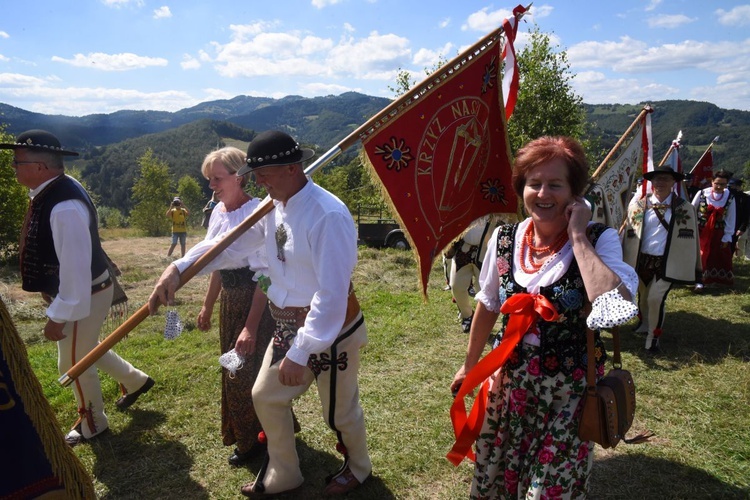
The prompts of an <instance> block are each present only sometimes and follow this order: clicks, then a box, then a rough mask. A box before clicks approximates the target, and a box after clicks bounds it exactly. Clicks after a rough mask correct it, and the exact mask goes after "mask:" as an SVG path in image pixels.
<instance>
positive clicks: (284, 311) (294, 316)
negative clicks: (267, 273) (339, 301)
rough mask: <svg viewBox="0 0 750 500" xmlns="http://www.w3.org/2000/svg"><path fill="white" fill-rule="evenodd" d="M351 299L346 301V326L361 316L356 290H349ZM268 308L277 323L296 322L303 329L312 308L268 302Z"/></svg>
mask: <svg viewBox="0 0 750 500" xmlns="http://www.w3.org/2000/svg"><path fill="white" fill-rule="evenodd" d="M349 290H350V291H349V297H348V298H347V301H346V316H345V317H344V324H343V325H342V327H343V326H345V325H348V324H349V323H351V322H352V321H354V318H356V317H357V314H359V311H360V307H359V301H358V300H357V295H356V294H355V293H354V289H353V288H350V289H349ZM268 308H269V309H270V311H271V317H272V318H273V319H275V320H276V321H284V322H287V323H292V322H294V323H295V324H296V325H297V328H301V327H302V325H304V324H305V318H306V317H307V313H308V312H310V306H306V307H283V308H282V307H277V306H276V305H275V304H274V303H273V302H271V301H269V302H268Z"/></svg>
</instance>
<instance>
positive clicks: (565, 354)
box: [497, 223, 607, 376]
mask: <svg viewBox="0 0 750 500" xmlns="http://www.w3.org/2000/svg"><path fill="white" fill-rule="evenodd" d="M517 228H518V224H512V225H510V224H509V225H504V226H502V227H501V229H500V231H498V239H497V262H498V271H499V275H500V288H499V292H498V293H499V295H500V297H499V299H500V303H501V304H502V303H503V302H505V300H506V299H507V298H508V297H510V296H512V295H515V294H517V293H527V291H526V288H524V287H522V286H521V285H519V284H518V283H517V282H516V280H515V279H514V278H513V266H512V263H513V248H514V246H515V235H516V229H517ZM605 229H607V226H605V225H604V224H600V223H596V224H593V225H591V226H590V227H589V230H588V234H589V240H590V241H591V243H592V244H593V245H596V242H597V241H598V239H599V236H601V234H602V232H604V230H605ZM539 293H540V294H541V295H543V296H544V297H546V298H547V299H548V300H549V301H550V302H551V303H552V304H553V305H554V306H555V309H556V310H557V312H558V313H559V315H560V319H559V320H558V321H557V322H554V323H550V322H546V321H542V320H539V322H538V327H539V332H540V352H541V359H540V361H541V363H540V365H541V370H542V372H543V373H544V374H546V375H549V376H554V375H557V374H558V373H560V372H562V373H564V374H565V375H571V374H572V373H573V372H574V371H575V370H576V369H579V370H581V371H580V372H579V374H580V375H581V376H585V373H586V366H587V364H588V363H587V360H588V358H587V355H586V316H587V310H588V309H589V308H588V307H586V306H587V302H588V299H587V297H586V289H585V288H584V286H583V279H582V278H581V271H580V270H579V268H578V263H577V262H576V260H575V259H573V260H572V261H571V263H570V266H568V270H567V271H566V272H565V274H564V275H563V276H562V278H560V279H559V280H558V281H556V282H555V283H552V284H551V285H549V286H544V287H541V288H540V289H539ZM508 317H509V316H508V315H507V314H503V315H501V325H502V327H501V331H504V330H505V327H506V326H507V323H508ZM594 342H595V349H594V350H595V352H596V364H597V366H599V365H603V364H604V362H605V361H606V359H607V354H606V352H605V351H604V344H603V342H602V340H601V337H600V335H599V332H598V331H595V332H594ZM522 344H523V342H519V344H518V346H516V348H515V350H514V352H513V353H512V354H511V356H510V358H509V359H508V362H507V363H506V364H505V369H514V368H518V367H519V366H520V365H521V364H522V362H523V350H522V349H521V347H522Z"/></svg>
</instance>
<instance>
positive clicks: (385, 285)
mask: <svg viewBox="0 0 750 500" xmlns="http://www.w3.org/2000/svg"><path fill="white" fill-rule="evenodd" d="M103 236H104V238H105V241H104V247H105V249H106V250H107V252H108V253H109V254H110V256H111V257H112V258H113V259H114V260H115V262H117V264H118V265H119V266H120V268H121V269H122V270H123V273H124V276H123V283H124V286H125V288H126V291H127V293H128V295H129V296H130V299H131V300H130V304H131V311H132V310H135V309H136V308H137V307H140V306H141V305H142V304H143V303H144V302H145V300H146V298H147V297H148V294H149V293H150V290H151V288H152V286H153V283H154V281H155V280H156V278H157V276H158V275H159V274H160V272H161V271H162V269H163V268H164V267H165V266H166V265H168V264H169V262H171V259H169V258H167V257H166V251H167V248H168V246H169V240H168V239H167V238H137V237H131V236H130V235H129V234H128V233H127V232H122V231H121V232H118V233H104V235H103ZM198 239H199V236H191V237H190V238H189V242H188V246H190V245H192V244H194V243H195V242H196V241H198ZM735 264H736V268H735V271H736V273H737V275H738V277H737V279H736V285H735V288H734V290H731V291H715V290H708V291H707V293H705V294H704V295H701V296H697V295H693V294H692V293H691V292H690V291H689V290H688V289H687V288H678V289H675V290H673V291H672V292H671V294H670V296H669V299H668V303H667V322H666V327H665V334H664V336H663V349H664V350H665V352H666V355H665V356H663V357H659V358H653V357H650V356H648V355H646V354H645V353H644V351H643V350H642V344H643V337H642V336H640V335H637V334H634V333H632V331H631V330H632V328H630V327H629V326H625V327H623V329H622V337H623V338H622V346H623V350H624V353H623V364H624V366H625V367H626V368H628V369H629V370H631V371H632V372H633V375H634V377H635V380H636V385H637V398H638V405H637V414H636V421H635V424H634V426H633V430H634V431H640V430H645V429H649V430H651V431H653V432H655V434H656V438H655V439H654V440H653V441H652V442H651V443H647V444H641V445H620V446H618V447H617V448H616V449H615V450H602V449H600V448H597V450H596V465H595V467H594V471H593V476H592V480H591V496H592V497H593V498H607V499H631V498H637V499H640V498H659V499H699V498H722V499H733V498H750V294H749V293H748V292H750V290H749V289H750V278H749V277H750V266H749V265H748V264H747V263H746V262H740V261H735ZM441 272H442V269H440V268H439V267H438V266H436V267H435V268H434V269H433V274H432V277H431V283H430V287H429V301H427V302H424V301H423V299H422V297H421V294H420V293H419V291H418V288H417V273H416V266H415V261H414V258H413V256H412V254H411V253H410V252H400V251H397V250H373V249H368V248H361V249H360V263H359V265H358V267H357V269H356V272H355V275H354V284H355V288H356V290H357V295H358V297H359V299H360V302H361V304H362V309H363V311H364V314H365V318H366V320H367V326H368V332H369V344H368V346H367V347H366V348H365V351H364V354H363V359H362V368H361V372H360V382H361V384H360V389H361V399H362V405H363V407H364V410H365V418H366V423H367V432H368V442H369V447H370V452H371V455H372V460H373V466H374V471H373V473H374V475H373V477H372V478H371V479H370V480H368V481H367V482H366V483H365V485H364V486H363V487H362V488H360V489H359V490H357V492H356V494H353V495H351V498H363V499H384V498H404V499H452V498H465V497H466V496H467V493H468V489H469V483H470V480H471V473H472V467H471V465H470V464H469V463H466V462H464V463H463V464H461V465H460V466H459V467H455V468H454V467H453V466H452V465H450V463H449V462H448V461H447V460H446V459H445V454H446V452H447V451H448V449H449V448H450V445H451V444H452V430H451V426H450V421H449V417H448V409H449V407H450V403H451V396H450V391H449V387H448V386H449V383H450V381H451V380H452V378H453V374H454V373H455V370H456V369H457V368H458V366H459V365H460V363H461V362H462V360H463V354H464V351H465V348H466V341H467V335H466V334H463V333H461V329H460V325H459V323H458V320H457V316H456V313H457V310H456V307H455V305H453V304H452V303H451V297H450V292H446V291H443V290H442V287H443V285H444V282H443V278H442V277H441ZM19 282H20V279H19V277H18V274H17V270H16V269H9V268H3V269H1V270H0V293H1V294H2V297H3V300H4V301H5V303H6V305H7V306H8V309H9V310H10V312H11V315H12V317H13V319H14V321H15V323H16V326H17V328H18V330H19V332H20V333H21V335H22V336H23V338H24V340H25V341H26V343H27V346H28V349H29V356H30V358H31V362H32V365H33V367H34V370H35V372H36V374H37V376H38V378H39V380H40V382H41V383H42V386H43V387H44V391H45V394H46V395H47V397H48V399H49V401H50V403H51V405H52V407H53V409H54V411H55V412H56V414H57V416H58V419H59V422H60V426H61V429H64V430H67V428H68V427H69V426H70V425H71V424H72V423H73V421H74V419H75V412H74V409H75V402H74V399H73V395H72V392H71V391H70V389H68V388H63V387H61V386H60V385H59V384H58V382H57V378H58V374H57V369H56V348H55V346H54V345H53V344H52V343H50V342H47V341H46V340H45V339H44V337H43V336H42V334H41V331H42V327H43V323H44V316H43V308H42V303H41V301H40V299H38V298H37V297H36V296H34V295H31V294H26V293H24V292H22V291H21V290H20V286H19ZM206 284H207V279H206V278H205V277H197V278H195V279H194V280H192V281H191V282H190V283H188V284H187V285H186V286H185V287H184V288H183V289H182V290H181V291H180V293H179V295H178V304H177V306H176V307H177V309H178V311H179V313H180V315H181V317H182V319H183V321H184V322H185V324H186V329H185V332H184V333H183V334H182V335H181V336H180V337H179V338H177V339H176V340H172V341H168V340H165V339H164V338H163V336H162V332H163V328H164V322H165V321H164V320H165V316H164V312H163V311H162V312H161V314H159V315H158V316H155V317H149V318H147V319H146V320H145V321H143V323H141V325H139V326H138V327H137V328H136V329H135V330H134V331H133V332H132V333H131V334H130V335H129V336H128V337H127V338H126V339H124V340H123V341H122V342H120V343H119V344H118V345H117V346H116V347H115V350H116V351H117V352H118V353H119V354H120V355H122V356H123V357H125V358H127V359H128V360H130V361H131V362H133V363H134V364H135V365H136V366H138V367H139V368H141V369H143V370H145V371H146V372H148V373H149V374H150V375H151V376H152V377H153V378H154V379H155V380H156V386H155V387H154V389H152V390H151V392H149V393H148V394H147V395H146V396H144V397H143V398H142V399H141V400H140V401H139V402H138V404H137V405H135V406H134V407H132V408H131V409H130V410H128V411H126V412H119V411H117V409H116V408H115V405H114V402H115V400H116V399H117V397H118V395H119V394H118V392H119V391H118V388H117V386H116V383H115V382H114V381H113V380H111V379H109V378H108V377H107V376H105V375H102V377H101V378H102V385H103V390H104V394H105V401H106V402H107V403H106V405H107V406H106V411H107V414H108V416H109V418H110V427H111V429H112V433H110V435H109V436H107V437H103V438H101V439H99V440H97V441H96V442H94V443H93V444H86V445H82V446H79V447H78V448H76V453H77V455H78V457H79V458H80V459H81V461H82V462H83V463H84V465H85V466H86V468H87V470H88V471H89V472H90V473H91V475H92V477H93V478H94V480H95V485H96V490H97V493H98V495H99V496H100V498H107V499H120V498H134V499H135V498H137V499H169V498H175V499H208V498H212V499H213V498H238V497H240V495H239V488H240V487H241V486H242V485H243V484H244V483H245V482H248V481H250V480H252V479H253V478H254V473H255V472H256V471H257V469H258V467H259V465H260V463H259V462H256V463H251V464H249V465H248V466H247V467H241V468H232V467H230V466H229V465H228V464H227V457H228V456H229V454H230V453H231V448H230V447H224V446H223V445H222V444H221V441H220V434H219V425H220V422H219V404H220V367H219V364H218V357H219V354H220V353H219V342H218V329H217V328H216V326H214V328H213V329H212V330H211V331H210V332H207V333H204V332H200V331H199V330H197V329H196V328H195V317H196V315H197V313H198V310H199V308H200V304H201V300H202V295H203V292H204V291H205V287H206ZM215 319H218V309H217V311H216V317H215ZM111 330H113V326H111V325H110V326H109V329H108V330H106V332H104V333H105V334H106V333H109V332H110V331H111ZM605 338H606V339H607V341H608V343H609V339H610V337H609V335H608V334H605ZM295 411H296V414H297V416H298V418H299V420H300V422H301V424H302V432H301V433H300V434H299V435H298V440H297V448H298V451H299V454H300V458H301V462H302V469H303V474H304V475H305V479H306V481H305V485H304V487H303V490H302V492H301V493H298V494H296V495H295V496H294V498H317V497H318V496H319V494H320V491H321V490H322V488H323V480H324V478H325V476H326V475H327V474H329V473H330V472H332V471H334V470H335V469H336V468H337V467H338V465H339V455H338V454H337V453H336V451H335V448H334V447H335V438H334V436H333V434H332V433H331V432H330V431H329V430H328V429H327V428H326V427H325V425H324V423H323V421H322V419H321V417H320V410H319V405H318V397H317V393H316V391H315V390H311V391H308V393H307V394H305V395H304V396H303V397H302V398H300V400H299V401H298V402H297V403H296V404H295Z"/></svg>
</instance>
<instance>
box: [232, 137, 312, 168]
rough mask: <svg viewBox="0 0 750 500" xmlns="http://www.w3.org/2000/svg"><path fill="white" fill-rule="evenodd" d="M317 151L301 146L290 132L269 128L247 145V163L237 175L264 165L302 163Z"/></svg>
mask: <svg viewBox="0 0 750 500" xmlns="http://www.w3.org/2000/svg"><path fill="white" fill-rule="evenodd" d="M314 154H315V151H313V150H312V149H309V148H301V147H300V145H299V144H298V143H297V141H295V140H294V138H292V136H290V135H289V134H286V133H284V132H281V131H278V130H269V131H267V132H262V133H260V134H258V135H256V136H255V139H253V140H252V141H251V142H250V144H249V145H248V146H247V164H246V165H244V166H243V167H242V168H240V169H239V171H238V172H237V175H245V174H247V173H249V172H252V171H254V170H258V169H259V168H263V167H275V166H279V165H292V164H294V163H302V162H303V161H307V160H309V159H310V158H312V157H313V155H314Z"/></svg>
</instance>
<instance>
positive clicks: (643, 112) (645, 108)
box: [589, 104, 654, 184]
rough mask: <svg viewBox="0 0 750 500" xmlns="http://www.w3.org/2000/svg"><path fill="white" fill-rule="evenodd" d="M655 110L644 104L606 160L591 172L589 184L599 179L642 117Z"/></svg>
mask: <svg viewBox="0 0 750 500" xmlns="http://www.w3.org/2000/svg"><path fill="white" fill-rule="evenodd" d="M653 111H654V108H652V107H651V105H650V104H646V105H645V106H643V109H642V110H641V112H640V113H638V116H636V118H635V120H633V123H631V124H630V126H629V127H628V129H627V130H626V131H625V133H624V134H622V136H620V139H619V140H618V141H617V143H616V144H615V145H614V146H613V147H612V149H610V151H609V153H608V154H607V156H606V157H605V158H604V160H602V162H601V163H600V164H599V166H598V167H597V168H596V170H595V171H594V173H593V174H591V178H589V184H594V183H595V182H596V181H597V180H598V179H599V176H600V175H601V172H602V170H604V167H605V166H606V165H607V163H609V160H611V159H612V156H614V154H615V152H617V150H618V149H619V148H620V146H622V143H623V142H624V141H625V138H626V137H627V136H628V135H629V134H630V132H632V131H633V129H634V128H635V127H636V126H637V125H638V123H640V121H641V119H642V118H643V117H644V116H646V114H648V113H652V112H653Z"/></svg>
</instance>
